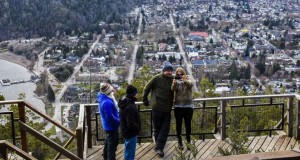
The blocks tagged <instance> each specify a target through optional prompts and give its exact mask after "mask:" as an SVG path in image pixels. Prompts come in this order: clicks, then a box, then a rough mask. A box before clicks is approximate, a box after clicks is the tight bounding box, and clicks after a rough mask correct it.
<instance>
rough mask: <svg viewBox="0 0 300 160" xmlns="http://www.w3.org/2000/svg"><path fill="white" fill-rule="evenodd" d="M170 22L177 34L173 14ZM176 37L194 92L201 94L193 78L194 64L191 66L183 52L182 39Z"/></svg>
mask: <svg viewBox="0 0 300 160" xmlns="http://www.w3.org/2000/svg"><path fill="white" fill-rule="evenodd" d="M170 22H171V24H172V26H173V31H174V33H176V27H175V23H174V19H173V15H172V14H170ZM174 36H175V38H176V41H177V44H178V46H179V50H180V54H181V56H182V57H183V62H184V64H185V65H186V71H187V73H188V75H189V76H190V78H191V80H192V81H193V82H194V87H193V91H196V92H199V90H198V87H197V86H196V83H195V82H196V81H195V78H194V76H193V71H192V64H190V62H188V61H187V57H186V55H185V52H184V50H183V47H182V43H181V40H180V37H179V36H176V35H175V34H174Z"/></svg>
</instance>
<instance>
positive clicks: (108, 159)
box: [103, 130, 119, 160]
mask: <svg viewBox="0 0 300 160" xmlns="http://www.w3.org/2000/svg"><path fill="white" fill-rule="evenodd" d="M118 143H119V132H118V130H116V131H106V137H105V141H104V149H103V158H104V160H115V159H116V151H117V146H118Z"/></svg>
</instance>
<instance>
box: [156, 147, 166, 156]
mask: <svg viewBox="0 0 300 160" xmlns="http://www.w3.org/2000/svg"><path fill="white" fill-rule="evenodd" d="M154 150H155V152H156V153H157V154H158V155H159V156H160V157H164V155H165V154H164V151H163V150H162V149H156V148H155V149H154Z"/></svg>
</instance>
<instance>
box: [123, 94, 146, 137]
mask: <svg viewBox="0 0 300 160" xmlns="http://www.w3.org/2000/svg"><path fill="white" fill-rule="evenodd" d="M118 107H119V108H120V122H121V133H122V136H123V137H124V138H131V137H134V136H137V135H138V134H139V133H140V131H141V120H140V115H139V112H138V109H137V106H136V104H135V99H134V98H127V97H125V98H123V99H122V100H120V101H119V102H118Z"/></svg>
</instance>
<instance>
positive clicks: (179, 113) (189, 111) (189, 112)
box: [175, 107, 193, 144]
mask: <svg viewBox="0 0 300 160" xmlns="http://www.w3.org/2000/svg"><path fill="white" fill-rule="evenodd" d="M192 117H193V108H180V107H175V118H176V133H177V138H178V142H179V143H180V144H182V138H181V133H182V131H181V129H182V120H183V119H184V125H185V132H186V141H187V142H188V143H190V142H191V121H192Z"/></svg>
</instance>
